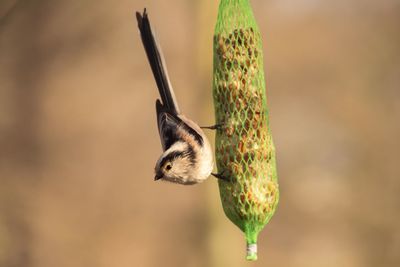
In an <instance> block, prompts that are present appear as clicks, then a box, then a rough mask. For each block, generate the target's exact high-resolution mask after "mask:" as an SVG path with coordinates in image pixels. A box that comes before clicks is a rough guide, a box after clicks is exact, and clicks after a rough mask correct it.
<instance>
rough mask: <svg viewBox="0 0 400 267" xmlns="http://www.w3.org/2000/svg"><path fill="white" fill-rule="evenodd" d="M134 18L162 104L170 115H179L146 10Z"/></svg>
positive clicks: (163, 61)
mask: <svg viewBox="0 0 400 267" xmlns="http://www.w3.org/2000/svg"><path fill="white" fill-rule="evenodd" d="M136 18H137V21H138V27H139V31H140V36H141V38H142V43H143V46H144V48H145V50H146V54H147V59H148V60H149V63H150V66H151V70H152V71H153V75H154V78H155V80H156V83H157V88H158V91H159V93H160V96H161V100H162V103H163V105H164V106H165V107H166V108H167V109H168V111H169V112H170V113H173V114H179V113H180V111H179V107H178V103H177V101H176V98H175V94H174V90H173V89H172V86H171V82H170V80H169V76H168V72H167V68H166V64H165V60H164V56H163V54H162V51H161V47H160V46H159V45H158V43H157V42H156V40H155V35H154V33H153V31H152V29H151V25H150V20H149V18H148V16H147V12H146V9H145V10H144V11H143V15H142V14H140V13H139V12H136Z"/></svg>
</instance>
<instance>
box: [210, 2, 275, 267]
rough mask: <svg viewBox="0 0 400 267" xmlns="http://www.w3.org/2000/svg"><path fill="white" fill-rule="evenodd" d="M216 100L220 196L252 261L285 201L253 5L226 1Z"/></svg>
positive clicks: (219, 29) (217, 38)
mask: <svg viewBox="0 0 400 267" xmlns="http://www.w3.org/2000/svg"><path fill="white" fill-rule="evenodd" d="M213 50H214V63H213V64H214V77H213V97H214V107H215V116H216V122H217V123H218V124H220V125H222V126H221V127H220V128H219V129H218V130H217V134H216V152H215V153H216V162H217V168H218V173H219V174H221V175H223V176H224V177H226V178H228V180H230V181H224V180H219V181H218V184H219V191H220V197H221V201H222V205H223V209H224V212H225V214H226V216H227V217H228V218H229V219H230V220H231V221H232V222H233V223H234V224H235V225H236V226H238V227H239V228H240V229H241V230H242V231H243V232H244V234H245V237H246V242H247V260H256V259H257V237H258V234H259V233H260V231H261V230H262V229H263V228H264V226H265V225H266V224H267V223H268V222H269V220H270V219H271V217H272V215H273V214H274V212H275V209H276V207H277V204H278V201H279V189H278V179H277V172H276V162H275V147H274V144H273V141H272V136H271V131H270V127H269V118H268V108H267V97H266V92H265V80H264V67H263V50H262V40H261V35H260V32H259V29H258V27H257V23H256V21H255V18H254V15H253V12H252V9H251V5H250V3H249V0H221V1H220V4H219V11H218V18H217V24H216V27H215V34H214V44H213Z"/></svg>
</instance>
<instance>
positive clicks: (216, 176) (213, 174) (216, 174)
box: [211, 172, 232, 182]
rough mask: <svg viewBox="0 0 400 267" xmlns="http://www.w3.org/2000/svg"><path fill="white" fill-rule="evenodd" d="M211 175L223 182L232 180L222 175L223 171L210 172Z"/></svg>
mask: <svg viewBox="0 0 400 267" xmlns="http://www.w3.org/2000/svg"><path fill="white" fill-rule="evenodd" d="M211 175H212V176H214V177H215V178H217V179H220V180H223V181H225V182H232V180H231V179H230V178H229V177H227V176H225V175H224V172H222V173H211Z"/></svg>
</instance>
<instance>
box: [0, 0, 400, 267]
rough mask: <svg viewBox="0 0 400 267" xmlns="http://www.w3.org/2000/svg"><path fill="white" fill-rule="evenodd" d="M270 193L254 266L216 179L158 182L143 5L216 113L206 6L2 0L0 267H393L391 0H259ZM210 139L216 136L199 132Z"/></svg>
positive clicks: (399, 8) (397, 62)
mask: <svg viewBox="0 0 400 267" xmlns="http://www.w3.org/2000/svg"><path fill="white" fill-rule="evenodd" d="M252 5H253V7H254V11H255V15H256V17H257V20H258V23H259V26H260V29H261V31H262V34H263V37H264V51H265V64H266V65H265V68H266V78H267V86H268V97H269V100H268V101H269V106H270V114H271V125H272V131H273V134H274V138H275V145H276V147H277V155H278V171H279V178H280V188H281V202H280V206H279V208H278V211H277V213H276V214H275V216H274V218H273V219H272V221H271V222H270V223H269V224H268V226H267V227H266V228H265V230H264V231H263V232H262V233H261V235H260V240H259V261H258V262H255V263H247V262H246V261H245V260H244V256H245V241H244V238H243V235H242V233H241V232H240V231H239V230H238V229H237V228H236V227H235V226H234V225H233V224H232V223H231V222H230V221H228V219H226V218H225V216H224V214H223V211H222V208H221V204H220V200H219V196H218V190H217V183H216V181H215V180H214V179H213V178H210V179H209V180H208V181H207V182H205V183H204V184H201V185H197V186H187V187H183V186H178V185H173V184H167V183H160V182H154V181H153V168H154V164H155V161H156V159H157V158H158V156H159V155H160V151H161V148H160V143H159V140H158V134H157V129H156V122H155V111H154V102H155V99H156V98H157V90H156V88H155V82H154V81H153V78H152V75H151V72H150V68H149V66H148V63H147V60H146V58H145V54H144V51H143V47H142V45H141V42H140V40H139V35H138V30H137V28H136V21H135V19H134V11H136V10H142V8H143V7H145V6H146V7H147V8H148V10H149V13H150V17H151V19H152V22H153V24H154V26H155V28H156V31H157V34H158V39H159V41H160V42H161V44H162V47H163V50H164V54H165V56H166V60H167V62H168V67H169V72H170V74H171V79H172V82H173V84H174V87H175V90H176V94H177V96H178V99H179V101H180V105H181V109H182V110H183V111H184V112H185V113H186V114H187V115H188V116H189V117H191V118H193V119H195V120H196V121H198V122H199V123H200V124H202V125H209V124H212V123H213V122H214V116H213V110H212V97H211V77H212V51H211V48H212V33H213V27H214V23H215V20H216V12H217V1H215V0H207V1H206V0H202V1H200V0H199V1H193V0H174V1H145V0H140V1H139V0H138V1H134V0H131V1H127V0H126V1H105V0H96V1H94V0H88V1H79V0H69V1H67V0H65V1H62V0H59V1H50V0H36V1H33V0H32V1H29V0H25V1H15V0H0V266H1V267H3V266H4V267H25V266H26V267H39V266H40V267H53V266H57V267H64V266H65V267H66V266H68V267H69V266H74V267H81V266H82V267H87V266H94V267H102V266H104V267H109V266H119V267H125V266H189V267H191V266H193V267H195V266H212V267H215V266H233V267H235V266H284V267H286V266H288V267H291V266H293V267H302V266H304V267H314V266H315V267H317V266H318V267H320V266H324V267H330V266H335V267H336V266H341V267H348V266H349V267H350V266H351V267H358V266H363V267H364V266H367V267H369V266H371V267H375V266H393V267H394V266H400V230H399V228H400V214H399V210H400V171H399V165H400V157H399V149H400V141H399V139H400V138H399V137H400V123H399V122H400V28H399V26H400V1H399V0H381V1H375V0H347V1H345V0H338V1H323V0H298V1H289V0H268V1H265V0H252ZM210 138H212V139H213V133H212V132H211V133H210Z"/></svg>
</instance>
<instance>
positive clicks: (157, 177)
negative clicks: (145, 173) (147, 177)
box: [154, 173, 163, 181]
mask: <svg viewBox="0 0 400 267" xmlns="http://www.w3.org/2000/svg"><path fill="white" fill-rule="evenodd" d="M161 178H163V174H162V173H156V175H155V176H154V181H157V180H160V179H161Z"/></svg>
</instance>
